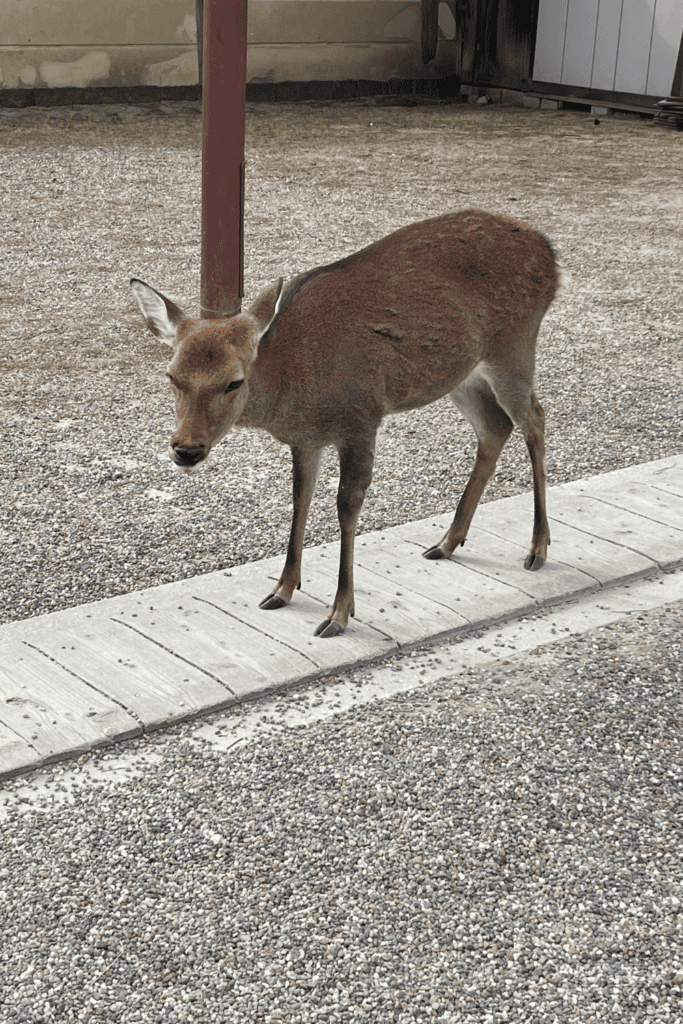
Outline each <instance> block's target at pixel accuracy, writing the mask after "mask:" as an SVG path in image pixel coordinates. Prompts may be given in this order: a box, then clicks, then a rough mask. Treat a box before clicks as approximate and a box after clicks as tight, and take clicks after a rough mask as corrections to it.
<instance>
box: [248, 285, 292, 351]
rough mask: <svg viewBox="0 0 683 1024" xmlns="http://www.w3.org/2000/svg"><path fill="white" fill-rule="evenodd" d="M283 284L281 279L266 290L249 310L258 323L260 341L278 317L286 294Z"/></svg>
mask: <svg viewBox="0 0 683 1024" xmlns="http://www.w3.org/2000/svg"><path fill="white" fill-rule="evenodd" d="M283 283H284V279H283V278H282V277H281V278H279V280H278V281H276V282H275V284H271V285H269V286H268V287H267V288H265V289H264V290H263V291H262V292H261V293H260V295H258V296H257V297H256V299H255V300H254V302H253V304H252V306H251V308H250V309H249V314H250V316H251V317H253V319H254V321H255V323H256V330H257V333H258V340H259V341H260V340H261V338H262V337H263V335H264V334H265V333H266V331H267V330H268V328H269V327H270V325H271V324H272V322H273V320H274V319H275V317H276V316H277V313H278V310H279V308H280V304H281V301H282V296H283V294H284V293H283V291H282V285H283Z"/></svg>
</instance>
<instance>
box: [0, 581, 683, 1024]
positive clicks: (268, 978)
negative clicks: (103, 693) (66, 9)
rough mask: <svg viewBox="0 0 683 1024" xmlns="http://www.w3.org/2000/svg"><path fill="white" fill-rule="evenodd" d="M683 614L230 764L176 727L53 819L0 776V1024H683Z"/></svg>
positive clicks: (491, 672) (612, 628) (306, 700)
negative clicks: (126, 774)
mask: <svg viewBox="0 0 683 1024" xmlns="http://www.w3.org/2000/svg"><path fill="white" fill-rule="evenodd" d="M682 613H683V606H682V603H681V602H680V601H679V602H678V603H677V604H675V605H670V606H668V607H664V608H662V609H659V610H657V611H654V612H647V613H646V612H641V613H638V612H636V613H634V614H632V615H629V616H628V617H627V618H625V619H623V620H621V621H617V622H614V623H612V624H611V625H608V626H606V627H604V628H602V629H598V630H595V631H593V632H591V633H588V634H585V635H583V636H581V637H578V638H574V637H570V638H568V639H566V640H564V641H562V642H560V643H558V644H553V645H546V646H544V647H543V648H540V649H537V650H535V651H533V652H532V653H531V654H529V653H527V654H525V655H523V656H521V657H518V658H512V659H511V660H508V661H506V662H505V663H504V667H502V664H501V663H500V662H499V663H494V664H493V665H490V666H488V667H486V668H478V669H471V670H469V671H468V672H467V673H464V674H462V675H461V676H460V677H458V678H456V679H455V680H454V679H452V678H442V679H437V680H436V681H434V682H433V683H430V684H426V685H423V686H421V687H419V688H418V689H415V690H411V691H409V692H406V693H402V694H400V695H397V696H395V697H393V698H391V699H388V700H383V701H375V702H374V703H371V704H366V705H364V706H363V707H358V708H356V709H352V710H350V711H346V712H344V713H337V714H336V715H335V716H334V717H331V718H328V719H327V720H324V721H321V722H319V723H318V724H316V725H312V726H309V727H307V728H299V729H284V730H283V729H280V730H279V731H278V730H277V729H276V728H275V725H273V728H274V729H275V732H274V733H273V734H272V735H271V736H269V737H264V738H262V739H257V740H254V741H252V742H251V743H249V745H247V746H244V747H239V746H238V747H236V748H233V749H232V750H230V751H229V752H228V753H225V752H220V751H217V750H216V749H215V747H214V746H213V745H212V744H211V743H209V742H208V741H204V746H201V744H200V743H198V742H197V740H194V741H192V740H191V737H192V733H193V730H194V729H196V725H184V726H182V727H178V728H176V729H173V730H171V731H170V732H169V733H168V734H166V735H160V736H157V737H155V738H146V739H145V740H142V741H139V742H138V741H136V742H135V743H131V744H128V745H127V747H128V749H129V750H136V751H137V756H138V758H139V764H138V768H137V770H135V771H134V772H133V776H134V777H133V776H131V778H130V779H124V780H122V781H117V782H116V783H113V782H111V781H110V779H111V776H109V778H108V773H109V772H111V770H112V769H113V768H114V766H115V764H116V760H117V757H118V755H117V754H112V753H103V752H100V753H98V754H95V755H93V756H92V757H90V758H89V759H84V761H83V763H84V764H85V761H86V760H87V762H88V764H87V767H88V768H89V769H91V770H92V771H94V772H95V773H96V774H98V773H99V777H98V778H97V781H96V782H85V781H84V782H82V783H80V784H78V785H74V786H73V788H72V790H70V792H69V794H68V795H69V802H68V803H62V804H59V803H57V804H54V805H52V806H51V804H50V801H51V800H52V798H53V796H55V795H56V796H57V797H60V795H62V794H61V791H65V790H67V788H68V787H67V786H66V785H65V784H64V783H65V782H66V780H67V778H68V773H66V772H64V770H63V769H62V768H60V767H55V768H54V769H53V771H52V772H47V773H43V775H44V777H46V778H47V783H46V786H45V788H44V789H43V791H42V793H43V795H42V797H41V801H42V806H41V803H40V802H36V801H35V800H27V802H26V803H24V804H17V802H16V800H15V798H14V794H15V793H16V792H17V790H18V789H19V788H20V787H22V786H23V787H24V791H25V787H26V783H25V782H21V781H20V780H14V781H13V782H12V783H7V784H5V785H4V786H3V787H2V788H1V789H0V807H2V806H3V804H4V810H5V813H7V814H8V817H7V818H6V819H5V820H4V821H3V823H2V835H3V839H2V849H3V854H2V861H1V863H0V932H1V933H2V936H3V943H2V948H0V1019H1V1020H2V1021H3V1022H4V1021H7V1022H15V1021H16V1022H21V1024H34V1022H36V1024H38V1022H40V1024H51V1022H58V1024H70V1022H75V1021H107V1022H111V1021H118V1022H121V1024H147V1022H163V1024H176V1022H194V1024H208V1022H220V1024H224V1022H227V1021H230V1022H231V1024H232V1022H235V1024H240V1022H248V1024H252V1022H264V1024H266V1022H276V1021H277V1022H280V1021H282V1022H288V1024H289V1022H291V1024H308V1022H325V1024H328V1022H329V1024H332V1022H340V1024H341V1022H354V1021H369V1022H372V1024H380V1022H381V1024H389V1022H393V1024H418V1022H427V1021H435V1022H453V1024H475V1022H476V1024H502V1022H504V1021H509V1022H514V1024H541V1022H542V1024H546V1022H547V1024H575V1022H577V1024H578V1022H581V1024H589V1022H598V1021H600V1022H604V1021H607V1022H614V1024H617V1022H618V1024H623V1022H628V1024H637V1022H641V1021H642V1022H644V1021H671V1022H680V1020H681V1016H682V1014H681V1005H682V997H683V902H682V901H683V862H682V858H683V854H682V852H681V851H682V850H683V831H682V829H681V821H682V820H683V818H682V813H681V812H682V811H683V805H682V799H683V758H682V756H681V755H682V753H683V751H682V750H681V738H682V736H683V731H682V728H681V727H682V725H683V708H682V706H681V684H682V683H683V671H682V668H681V665H682V659H683V651H682V650H681V646H682V645H681V633H680V622H681V614H682ZM551 614H552V613H551ZM438 653H439V652H438V650H431V651H429V652H422V653H420V652H417V653H414V654H413V655H412V656H410V657H412V658H413V662H412V664H413V666H414V667H415V664H417V667H418V668H419V665H420V664H421V659H422V660H423V662H424V668H425V669H427V667H430V668H431V669H432V670H434V671H438V664H439V659H438V657H437V655H438ZM408 661H409V656H405V657H404V658H403V659H402V660H400V661H399V662H398V663H397V664H396V665H395V668H397V669H399V668H405V669H407V668H408V667H409V666H408ZM369 677H370V673H368V672H367V671H364V672H363V673H361V674H360V675H358V676H357V677H356V679H355V686H356V687H357V689H358V692H359V694H360V693H361V692H362V689H363V687H364V686H365V685H366V680H367V679H368V678H369ZM334 683H335V680H328V682H327V684H326V685H325V686H323V688H322V690H321V688H320V684H318V685H317V686H316V687H311V688H302V689H301V690H300V691H299V693H298V694H290V695H288V696H287V697H278V698H275V699H271V700H270V701H262V702H261V703H260V705H259V710H260V711H261V712H262V714H261V719H262V721H263V723H264V727H270V723H275V722H276V720H277V719H278V717H281V716H283V714H284V708H285V704H286V703H287V702H292V701H301V702H303V704H304V706H306V707H308V706H309V705H312V706H315V705H316V704H317V703H319V702H320V700H321V699H323V696H324V695H325V694H327V695H328V698H327V699H330V700H332V701H334ZM253 710H254V709H252V712H253ZM248 713H250V712H249V711H248V710H246V709H240V710H237V711H235V712H232V713H231V714H228V715H225V716H222V717H220V718H218V717H217V718H215V719H214V725H215V730H216V735H217V736H221V735H222V736H225V735H226V734H227V736H228V738H229V736H230V732H231V730H234V729H235V728H236V727H237V726H238V725H239V720H240V716H243V715H245V714H248ZM203 728H204V730H206V728H207V727H206V726H204V727H203ZM83 770H84V771H85V767H84V768H83ZM3 790H4V796H3ZM22 799H23V800H26V798H25V797H22ZM22 807H23V808H24V809H23V811H22V810H21V808H22Z"/></svg>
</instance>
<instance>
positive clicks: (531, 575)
mask: <svg viewBox="0 0 683 1024" xmlns="http://www.w3.org/2000/svg"><path fill="white" fill-rule="evenodd" d="M495 504H496V505H497V506H498V505H500V506H504V502H496V503H495ZM496 513H497V515H495V516H493V515H490V514H489V515H488V516H487V517H486V529H485V530H482V529H480V528H478V527H476V526H472V527H471V528H470V532H469V535H468V537H467V542H466V544H465V546H464V547H462V548H458V549H457V550H456V551H455V552H454V553H453V559H455V561H457V562H459V563H460V564H461V565H466V566H468V567H469V568H470V569H474V570H475V571H476V572H480V573H483V574H484V575H485V576H488V577H490V578H492V579H498V580H500V581H501V582H503V583H507V584H509V585H510V586H513V587H516V588H517V590H520V591H522V593H524V594H528V595H529V597H532V598H533V599H534V601H537V602H538V603H539V604H547V603H548V602H549V601H557V600H558V598H561V597H564V596H570V595H576V594H588V593H591V592H592V591H594V590H597V589H598V586H599V584H598V581H597V579H596V578H595V577H594V576H592V575H590V574H589V573H587V572H585V571H582V570H581V569H578V568H576V567H574V566H572V565H570V564H567V563H563V562H560V561H559V560H557V559H552V560H551V559H548V561H547V562H546V564H545V565H544V566H543V568H542V569H541V570H540V571H538V572H530V571H529V570H528V569H525V568H524V560H525V558H526V556H527V554H528V550H529V549H528V547H527V546H526V545H525V544H523V543H518V542H517V540H511V539H510V538H515V537H516V538H517V539H521V534H522V531H521V530H520V527H519V517H518V516H517V515H516V514H515V513H514V511H512V510H509V511H508V510H506V509H505V508H504V507H500V508H496ZM449 524H450V516H446V517H445V521H444V531H443V532H445V530H446V529H447V528H448V526H449ZM411 525H412V527H413V529H412V531H411V532H412V535H413V537H414V541H415V542H416V543H419V545H420V547H421V548H423V549H426V548H429V547H431V546H432V545H433V544H434V540H433V537H434V531H433V530H432V529H431V527H430V525H429V524H425V525H424V526H422V525H421V524H417V523H414V524H411ZM527 528H528V523H527V522H526V517H525V527H524V535H525V536H526V532H527ZM437 539H438V538H437Z"/></svg>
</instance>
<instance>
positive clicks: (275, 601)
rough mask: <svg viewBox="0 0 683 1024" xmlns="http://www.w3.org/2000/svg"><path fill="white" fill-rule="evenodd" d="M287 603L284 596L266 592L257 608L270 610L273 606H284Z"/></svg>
mask: <svg viewBox="0 0 683 1024" xmlns="http://www.w3.org/2000/svg"><path fill="white" fill-rule="evenodd" d="M288 603H289V602H288V601H285V599H284V597H277V596H276V595H275V594H268V597H264V598H263V600H262V601H259V608H263V609H264V610H265V611H272V610H273V608H284V607H285V605H286V604H288Z"/></svg>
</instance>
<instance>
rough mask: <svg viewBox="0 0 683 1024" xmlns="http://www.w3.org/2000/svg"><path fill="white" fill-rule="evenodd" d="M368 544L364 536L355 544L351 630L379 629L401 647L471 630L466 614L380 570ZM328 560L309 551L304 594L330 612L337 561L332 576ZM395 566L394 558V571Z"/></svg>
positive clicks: (321, 554)
mask: <svg viewBox="0 0 683 1024" xmlns="http://www.w3.org/2000/svg"><path fill="white" fill-rule="evenodd" d="M368 543H369V542H368V540H367V538H366V537H365V536H363V537H358V538H357V540H356V558H355V564H354V590H355V599H356V616H355V619H353V620H352V626H353V627H355V625H356V623H365V624H366V625H369V626H372V627H373V628H374V629H377V630H381V631H382V632H383V633H384V634H386V635H388V636H389V637H391V638H392V639H393V640H394V641H395V642H396V643H397V644H412V643H416V642H418V641H422V640H427V639H429V640H433V639H434V638H435V637H439V636H446V635H448V634H450V633H452V632H453V631H454V630H456V629H462V628H463V627H464V626H467V625H468V621H467V619H466V618H465V616H464V615H462V614H460V613H459V612H456V611H454V610H453V609H451V608H449V607H447V606H446V605H444V604H440V603H439V602H438V601H435V600H433V599H432V598H431V597H429V596H428V595H424V594H421V593H419V592H418V591H413V590H411V588H410V587H407V586H405V585H404V584H403V583H402V581H401V580H400V578H399V577H400V574H397V575H396V576H393V575H392V574H391V570H390V572H389V574H388V575H387V574H386V572H385V569H386V566H380V567H379V569H378V567H377V565H376V564H375V563H376V558H375V555H374V553H372V554H368V550H367V545H368ZM413 552H414V553H417V552H418V549H417V548H413ZM368 559H369V560H370V561H368ZM329 561H330V558H329V557H328V554H327V553H326V552H321V551H319V550H318V551H313V552H310V553H309V557H308V558H307V559H306V563H305V566H304V569H303V573H302V575H303V587H304V589H305V590H306V591H307V592H314V593H315V596H316V597H317V598H322V599H323V600H324V601H325V605H326V607H329V606H330V605H331V604H332V602H333V600H334V595H335V592H336V590H337V572H336V560H335V563H334V564H335V570H334V572H331V571H330V568H331V567H330V566H329V564H327V563H329ZM395 561H396V559H395V558H393V559H392V561H391V566H392V567H393V565H394V562H395ZM370 562H372V564H370Z"/></svg>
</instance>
